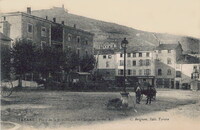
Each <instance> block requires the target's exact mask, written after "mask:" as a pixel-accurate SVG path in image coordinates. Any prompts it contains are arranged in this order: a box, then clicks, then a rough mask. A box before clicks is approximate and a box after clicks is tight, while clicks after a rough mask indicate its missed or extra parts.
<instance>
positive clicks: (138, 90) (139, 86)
mask: <svg viewBox="0 0 200 130" xmlns="http://www.w3.org/2000/svg"><path fill="white" fill-rule="evenodd" d="M136 85H137V87H136V90H135V93H136V103H137V104H140V101H141V95H142V94H144V95H146V96H147V100H146V104H151V101H152V98H153V96H154V90H153V87H152V86H151V85H150V84H149V83H148V82H146V81H144V82H143V83H142V84H139V83H138V82H137V83H136ZM144 88H146V89H144Z"/></svg>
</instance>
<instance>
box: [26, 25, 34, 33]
mask: <svg viewBox="0 0 200 130" xmlns="http://www.w3.org/2000/svg"><path fill="white" fill-rule="evenodd" d="M27 29H28V30H27V31H28V33H33V25H32V24H30V23H28V25H27Z"/></svg>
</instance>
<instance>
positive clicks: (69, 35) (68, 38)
mask: <svg viewBox="0 0 200 130" xmlns="http://www.w3.org/2000/svg"><path fill="white" fill-rule="evenodd" d="M67 40H68V41H69V42H70V41H71V40H72V35H71V34H68V37H67Z"/></svg>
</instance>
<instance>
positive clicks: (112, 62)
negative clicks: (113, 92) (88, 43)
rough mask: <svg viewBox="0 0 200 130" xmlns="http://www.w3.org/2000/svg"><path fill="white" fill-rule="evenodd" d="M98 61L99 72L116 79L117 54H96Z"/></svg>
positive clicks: (110, 78)
mask: <svg viewBox="0 0 200 130" xmlns="http://www.w3.org/2000/svg"><path fill="white" fill-rule="evenodd" d="M95 58H96V61H97V73H98V75H101V76H102V77H103V78H104V79H109V80H114V79H115V69H116V55H115V54H100V55H95Z"/></svg>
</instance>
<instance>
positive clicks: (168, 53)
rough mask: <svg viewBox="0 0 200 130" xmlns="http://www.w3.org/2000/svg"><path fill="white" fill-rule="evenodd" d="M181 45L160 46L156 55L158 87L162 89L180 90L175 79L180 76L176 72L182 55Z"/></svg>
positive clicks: (156, 50)
mask: <svg viewBox="0 0 200 130" xmlns="http://www.w3.org/2000/svg"><path fill="white" fill-rule="evenodd" d="M182 51H183V50H182V46H181V44H160V45H159V46H158V47H156V49H155V51H154V53H155V68H156V69H155V77H156V86H157V87H160V88H175V87H176V88H177V89H178V88H179V84H178V82H175V78H176V77H179V76H180V72H179V71H176V64H177V60H178V59H179V58H180V57H181V55H182Z"/></svg>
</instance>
